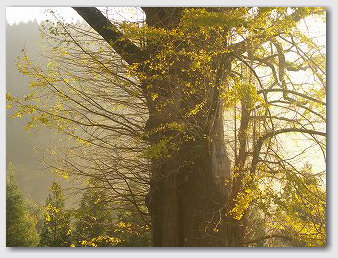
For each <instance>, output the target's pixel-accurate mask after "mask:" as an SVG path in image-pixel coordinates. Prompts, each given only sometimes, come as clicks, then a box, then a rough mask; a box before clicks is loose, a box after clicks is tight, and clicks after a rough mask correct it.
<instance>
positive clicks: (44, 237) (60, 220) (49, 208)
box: [40, 181, 71, 247]
mask: <svg viewBox="0 0 338 258" xmlns="http://www.w3.org/2000/svg"><path fill="white" fill-rule="evenodd" d="M50 191H51V193H50V194H49V196H48V198H47V200H46V205H45V214H44V224H43V226H42V230H41V233H40V239H41V240H40V246H44V247H47V246H51V247H67V246H70V244H71V241H70V232H71V230H70V213H69V212H67V211H66V210H65V207H64V206H65V204H64V196H63V191H62V188H61V186H60V184H58V183H56V182H55V181H54V182H53V183H52V186H51V188H50Z"/></svg>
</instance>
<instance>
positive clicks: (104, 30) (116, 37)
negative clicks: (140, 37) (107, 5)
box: [73, 7, 144, 64]
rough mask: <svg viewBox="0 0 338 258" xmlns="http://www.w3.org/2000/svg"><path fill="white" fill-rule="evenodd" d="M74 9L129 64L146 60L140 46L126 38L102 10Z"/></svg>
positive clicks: (89, 8)
mask: <svg viewBox="0 0 338 258" xmlns="http://www.w3.org/2000/svg"><path fill="white" fill-rule="evenodd" d="M73 9H74V10H75V11H76V12H77V13H78V14H79V15H80V16H81V17H82V18H83V19H84V20H85V21H86V22H87V23H88V24H89V26H90V27H92V28H93V29H94V30H95V31H96V32H97V33H99V34H100V35H101V36H102V37H103V38H104V40H105V41H106V42H107V43H108V44H109V45H110V46H111V47H112V48H113V49H114V50H115V51H116V52H117V53H118V54H119V55H120V56H121V57H122V58H123V59H124V60H125V61H126V62H127V63H128V64H134V63H138V62H141V61H143V60H144V54H143V52H142V51H141V50H140V48H139V47H138V46H136V45H135V44H134V43H132V42H131V41H130V40H129V39H126V38H125V37H124V34H123V33H122V32H121V31H119V30H118V28H117V27H116V26H115V25H113V24H112V23H111V22H110V21H109V19H108V18H107V17H105V16H104V15H103V14H102V13H101V12H100V10H98V9H97V8H95V7H73Z"/></svg>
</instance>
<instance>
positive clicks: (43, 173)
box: [6, 7, 326, 247]
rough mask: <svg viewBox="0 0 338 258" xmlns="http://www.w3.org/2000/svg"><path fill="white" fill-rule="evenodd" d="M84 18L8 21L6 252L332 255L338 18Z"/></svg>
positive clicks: (160, 11)
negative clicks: (329, 71)
mask: <svg viewBox="0 0 338 258" xmlns="http://www.w3.org/2000/svg"><path fill="white" fill-rule="evenodd" d="M74 10H76V11H77V13H78V14H79V17H82V18H83V19H84V21H82V22H77V23H67V22H65V21H64V20H62V14H55V13H53V12H51V13H50V16H51V17H53V18H52V19H51V20H47V21H44V22H42V23H41V24H38V23H36V22H30V23H21V24H18V25H7V37H6V41H7V42H6V43H7V47H6V51H7V64H6V65H7V70H6V76H7V95H6V99H7V108H8V110H7V163H8V166H7V182H6V185H7V203H6V205H7V207H6V209H7V212H6V216H7V246H42V247H49V246H50V247H78V246H83V247H109V246H236V247H239V246H241V247H243V246H249V247H276V246H301V247H314V246H316V247H317V246H325V245H326V214H325V213H326V189H325V188H326V182H325V181H326V175H325V172H326V142H325V138H326V132H325V131H326V103H325V100H326V70H325V69H326V68H325V62H326V58H325V51H326V46H325V9H323V8H312V7H311V8H306V7H304V8H284V7H283V8H277V7H276V8H251V7H247V8H244V7H243V8H230V7H224V8H135V9H133V8H126V9H125V10H122V13H125V14H127V15H126V16H125V17H129V20H128V19H126V18H121V17H119V15H118V14H119V13H118V11H117V9H114V8H101V9H100V11H99V10H98V9H96V8H81V7H77V8H74ZM119 12H120V13H121V9H119ZM128 15H129V16H128ZM130 17H132V18H130ZM130 19H131V20H132V21H130Z"/></svg>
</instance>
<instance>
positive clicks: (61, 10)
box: [6, 7, 80, 24]
mask: <svg viewBox="0 0 338 258" xmlns="http://www.w3.org/2000/svg"><path fill="white" fill-rule="evenodd" d="M48 10H53V11H54V12H55V13H56V14H59V15H62V17H63V18H64V19H65V20H66V21H67V22H70V21H72V20H73V21H76V20H80V16H79V15H78V14H77V13H76V12H75V11H74V10H73V9H72V8H71V7H7V8H6V20H7V22H8V23H9V24H13V23H20V22H28V21H34V20H37V21H38V22H41V21H42V20H46V19H51V14H50V13H48Z"/></svg>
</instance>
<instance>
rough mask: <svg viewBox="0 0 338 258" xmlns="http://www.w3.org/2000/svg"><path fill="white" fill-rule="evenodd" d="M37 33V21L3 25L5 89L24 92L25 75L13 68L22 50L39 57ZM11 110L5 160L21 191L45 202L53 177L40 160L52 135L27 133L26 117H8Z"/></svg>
mask: <svg viewBox="0 0 338 258" xmlns="http://www.w3.org/2000/svg"><path fill="white" fill-rule="evenodd" d="M40 45H41V42H40V32H39V24H38V23H37V22H29V23H20V24H14V25H8V24H7V26H6V83H7V92H9V93H10V94H12V95H14V96H23V95H24V94H25V93H26V92H27V78H25V77H24V76H23V75H21V74H20V73H19V72H18V71H17V68H16V62H17V57H18V55H20V52H21V49H25V50H27V52H28V53H29V56H30V57H32V59H33V60H36V59H39V58H41V57H39V48H40ZM13 112H14V111H13V110H7V115H6V130H7V132H6V134H7V135H6V140H7V143H6V161H7V164H8V162H12V163H13V165H14V166H15V167H16V174H15V176H16V179H17V182H18V184H19V186H20V187H21V188H22V190H23V192H24V193H25V194H26V195H28V196H29V197H30V198H32V199H33V200H34V201H37V202H41V201H42V202H44V200H45V198H46V197H47V194H48V193H47V192H48V188H49V186H50V183H51V181H52V179H53V175H52V174H51V173H49V171H48V169H46V168H45V166H44V165H43V163H42V162H41V161H40V160H41V159H42V158H43V154H44V153H45V152H46V150H47V147H48V145H49V143H52V142H53V139H55V136H53V135H51V134H50V132H49V131H48V129H42V130H40V131H39V133H38V134H32V133H31V134H28V133H27V132H26V131H25V130H24V127H25V122H26V121H27V119H22V118H21V119H10V118H9V117H10V116H11V114H12V113H13Z"/></svg>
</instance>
